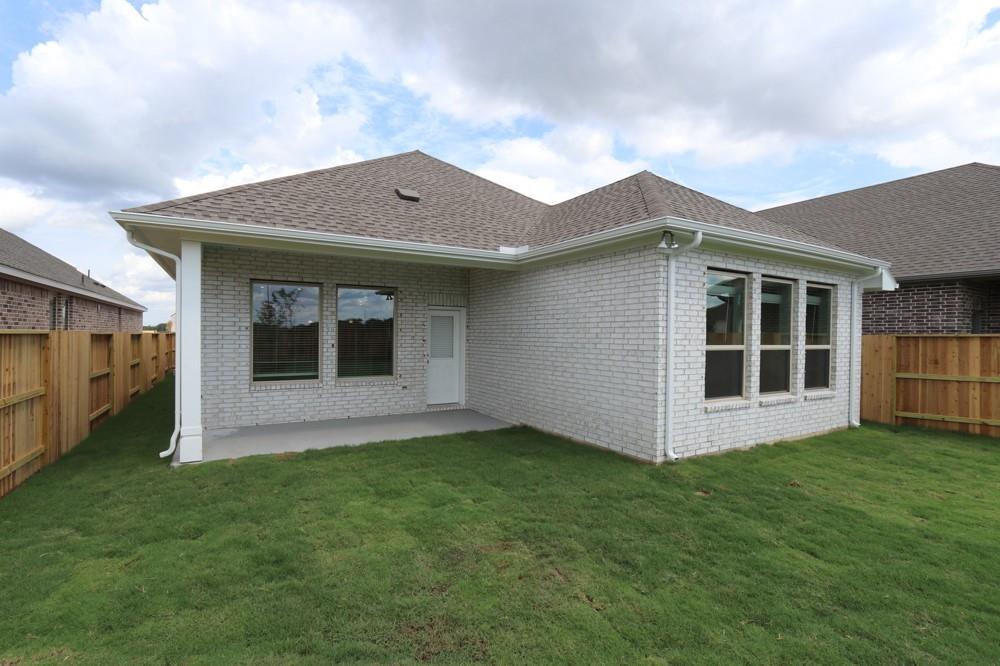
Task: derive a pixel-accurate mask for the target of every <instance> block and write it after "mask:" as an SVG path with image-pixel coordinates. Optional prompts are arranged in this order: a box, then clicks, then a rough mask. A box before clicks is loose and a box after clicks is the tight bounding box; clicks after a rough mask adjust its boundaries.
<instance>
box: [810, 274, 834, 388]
mask: <svg viewBox="0 0 1000 666" xmlns="http://www.w3.org/2000/svg"><path fill="white" fill-rule="evenodd" d="M832 302H833V289H832V288H831V287H824V286H820V285H814V284H811V285H809V286H808V287H807V288H806V388H807V389H818V388H830V340H831V338H830V318H831V309H832V308H831V306H832Z"/></svg>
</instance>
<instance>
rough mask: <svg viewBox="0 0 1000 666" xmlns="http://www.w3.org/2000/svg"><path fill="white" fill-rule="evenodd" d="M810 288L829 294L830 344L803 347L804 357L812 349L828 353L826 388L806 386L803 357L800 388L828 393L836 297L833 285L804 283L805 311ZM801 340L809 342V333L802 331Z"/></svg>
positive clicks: (831, 376) (829, 388) (828, 332)
mask: <svg viewBox="0 0 1000 666" xmlns="http://www.w3.org/2000/svg"><path fill="white" fill-rule="evenodd" d="M810 288H814V289H826V290H827V291H829V292H830V317H829V322H830V330H829V331H827V337H829V339H830V342H829V343H828V344H825V345H810V344H808V343H807V344H806V345H805V348H806V353H805V356H808V355H809V351H810V350H812V349H825V350H827V351H828V352H829V353H828V354H827V355H826V377H827V381H826V386H814V387H812V388H809V387H807V386H806V367H807V366H808V365H809V364H808V363H806V359H805V357H803V359H802V386H803V388H804V389H805V390H806V391H809V392H813V391H830V390H832V389H833V299H834V297H835V296H836V292H835V291H834V286H833V285H830V284H819V283H816V282H807V283H806V293H805V294H804V297H805V299H806V310H807V311H808V309H809V289H810ZM802 338H803V340H807V341H808V340H809V332H808V331H806V330H804V329H803V331H802Z"/></svg>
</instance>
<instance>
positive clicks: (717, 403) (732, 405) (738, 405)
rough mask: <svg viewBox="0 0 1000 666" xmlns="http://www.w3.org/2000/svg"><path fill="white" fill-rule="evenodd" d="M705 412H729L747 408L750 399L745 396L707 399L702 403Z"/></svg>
mask: <svg viewBox="0 0 1000 666" xmlns="http://www.w3.org/2000/svg"><path fill="white" fill-rule="evenodd" d="M704 408H705V413H706V414H712V413H714V412H731V411H734V410H737V409H749V408H750V401H749V400H747V399H746V398H733V399H732V400H730V399H727V398H720V399H718V400H708V401H705V403H704Z"/></svg>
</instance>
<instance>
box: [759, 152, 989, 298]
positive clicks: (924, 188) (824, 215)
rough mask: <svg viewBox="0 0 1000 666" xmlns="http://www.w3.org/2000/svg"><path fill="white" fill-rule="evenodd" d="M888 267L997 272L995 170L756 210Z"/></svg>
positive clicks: (979, 167) (924, 272)
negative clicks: (883, 260) (890, 263)
mask: <svg viewBox="0 0 1000 666" xmlns="http://www.w3.org/2000/svg"><path fill="white" fill-rule="evenodd" d="M758 215H760V216H763V217H766V218H768V219H771V220H774V221H775V222H780V223H782V224H785V225H788V226H793V227H795V228H797V229H801V230H802V231H804V232H806V233H809V234H812V235H814V236H816V237H818V238H822V239H824V240H826V241H828V242H831V243H836V244H837V245H839V246H840V247H843V248H845V249H847V250H851V251H854V252H858V253H861V254H865V255H868V256H877V257H881V258H884V259H887V260H889V261H891V262H892V268H893V271H892V272H893V275H894V276H895V277H896V278H902V279H907V278H910V279H919V278H925V277H938V276H941V277H945V276H959V275H976V274H1000V167H998V166H993V165H990V164H980V163H977V162H974V163H972V164H966V165H964V166H958V167H953V168H951V169H943V170H941V171H934V172H931V173H925V174H922V175H919V176H912V177H910V178H903V179H902V180H894V181H892V182H889V183H883V184H881V185H872V186H870V187H862V188H861V189H857V190H850V191H848V192H841V193H839V194H831V195H829V196H824V197H819V198H816V199H810V200H808V201H802V202H799V203H794V204H788V205H786V206H778V207H776V208H770V209H768V210H762V211H759V213H758Z"/></svg>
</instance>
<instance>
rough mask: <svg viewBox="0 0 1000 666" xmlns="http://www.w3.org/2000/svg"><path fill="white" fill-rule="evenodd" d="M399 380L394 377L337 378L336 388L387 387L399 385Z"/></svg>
mask: <svg viewBox="0 0 1000 666" xmlns="http://www.w3.org/2000/svg"><path fill="white" fill-rule="evenodd" d="M398 383H399V380H397V379H396V377H394V376H392V375H385V376H382V377H337V379H336V380H335V381H334V382H333V384H334V386H386V385H388V384H398Z"/></svg>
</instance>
